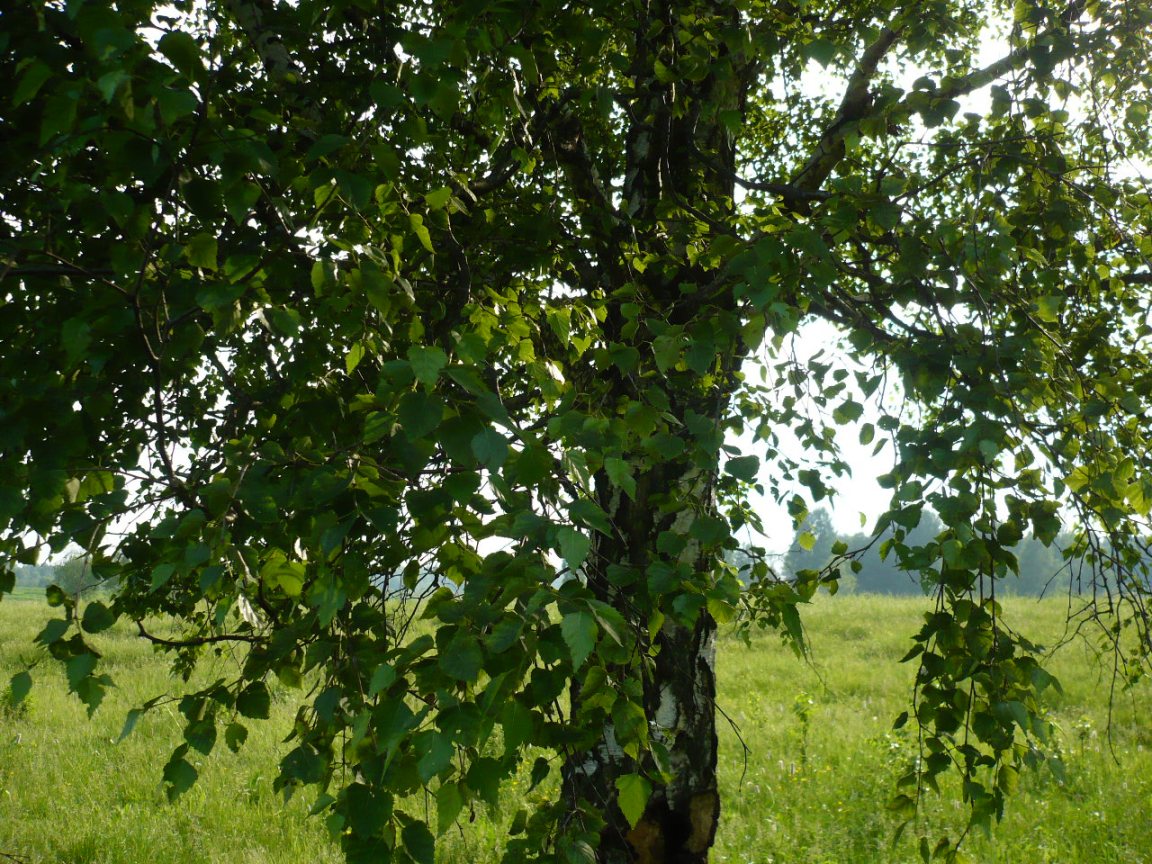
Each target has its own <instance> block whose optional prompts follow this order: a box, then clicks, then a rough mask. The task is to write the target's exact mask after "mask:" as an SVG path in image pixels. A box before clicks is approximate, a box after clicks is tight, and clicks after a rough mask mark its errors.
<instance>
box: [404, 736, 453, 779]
mask: <svg viewBox="0 0 1152 864" xmlns="http://www.w3.org/2000/svg"><path fill="white" fill-rule="evenodd" d="M414 743H416V744H418V745H419V746H418V752H420V754H421V756H420V761H419V762H418V763H417V765H416V769H417V771H418V772H419V774H420V779H421V780H422V781H423V782H425V783H427V782H428V781H430V780H431V779H432V778H434V777H436V776H438V775H439V774H441V773H442V772H444V771H446V770H447V769H448V768H449V766H451V764H452V757H453V755H455V753H456V748H455V747H453V746H452V739H451V738H449V737H448V736H447V735H443V734H441V733H440V732H433V731H430V730H429V731H425V732H421V733H420V734H419V735H418V736H417V737H416V739H415V741H414Z"/></svg>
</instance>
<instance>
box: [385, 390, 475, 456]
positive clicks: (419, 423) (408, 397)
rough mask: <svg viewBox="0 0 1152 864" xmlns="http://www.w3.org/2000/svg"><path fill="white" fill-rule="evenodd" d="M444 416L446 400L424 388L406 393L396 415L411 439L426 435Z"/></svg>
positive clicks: (415, 439) (414, 439)
mask: <svg viewBox="0 0 1152 864" xmlns="http://www.w3.org/2000/svg"><path fill="white" fill-rule="evenodd" d="M443 416H444V401H443V400H442V399H441V398H440V397H439V396H436V395H434V394H431V393H428V392H426V391H424V390H416V391H413V392H410V393H405V394H404V398H403V399H401V400H400V406H399V408H397V409H396V417H397V419H398V420H399V421H400V426H401V428H403V430H404V434H405V435H407V436H408V439H409V440H410V441H417V440H419V439H421V438H424V437H426V436H427V435H428V434H429V433H430V432H432V431H433V430H434V429H435V428H436V427H437V426H439V425H440V420H441V418H442V417H443ZM481 461H483V460H481Z"/></svg>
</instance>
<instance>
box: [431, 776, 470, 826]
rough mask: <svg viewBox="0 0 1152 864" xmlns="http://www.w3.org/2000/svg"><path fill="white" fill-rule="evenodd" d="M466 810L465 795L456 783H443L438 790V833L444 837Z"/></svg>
mask: <svg viewBox="0 0 1152 864" xmlns="http://www.w3.org/2000/svg"><path fill="white" fill-rule="evenodd" d="M463 809H464V795H463V794H462V793H461V792H460V786H459V785H458V784H456V783H452V782H446V783H441V784H440V788H439V789H437V790H436V833H437V835H439V836H443V835H444V833H445V832H447V831H448V829H449V828H451V827H452V826H453V825H455V824H456V818H457V817H458V816H459V815H460V811H461V810H463Z"/></svg>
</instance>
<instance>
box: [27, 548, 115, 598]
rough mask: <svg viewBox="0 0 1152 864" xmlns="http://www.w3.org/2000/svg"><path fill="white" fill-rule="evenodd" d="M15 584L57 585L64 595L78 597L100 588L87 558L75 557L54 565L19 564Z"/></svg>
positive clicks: (29, 586) (35, 586)
mask: <svg viewBox="0 0 1152 864" xmlns="http://www.w3.org/2000/svg"><path fill="white" fill-rule="evenodd" d="M16 584H17V585H18V586H23V587H26V588H47V587H48V586H49V585H58V586H59V587H60V588H61V589H62V590H63V591H64V593H65V594H69V595H71V596H73V597H78V596H80V595H81V594H85V593H88V592H90V591H92V590H93V589H95V588H97V587H100V585H101V580H100V579H99V578H97V577H96V576H94V575H93V573H92V568H91V567H90V566H89V564H88V556H86V555H76V556H73V557H72V558H68V559H66V560H64V561H60V562H57V563H55V564H32V565H28V564H20V565H17V567H16Z"/></svg>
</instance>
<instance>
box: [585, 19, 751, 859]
mask: <svg viewBox="0 0 1152 864" xmlns="http://www.w3.org/2000/svg"><path fill="white" fill-rule="evenodd" d="M690 5H691V9H687V8H685V4H677V3H673V2H668V0H651V2H648V3H647V4H646V6H645V10H646V18H645V19H644V20H642V21H638V22H637V28H636V33H637V36H636V41H635V43H634V45H633V51H632V71H633V76H634V80H633V84H634V87H635V92H634V95H633V96H631V97H630V98H631V100H632V102H631V104H630V107H629V109H628V111H627V115H628V117H629V118H630V125H629V127H628V129H627V133H626V138H627V140H626V151H625V165H624V171H623V177H622V185H621V190H620V205H621V206H620V209H619V210H616V211H615V212H603V213H601V214H600V215H599V218H596V219H595V220H594V224H595V225H597V226H610V225H615V226H616V227H615V229H612V228H605V229H604V230H599V229H597V232H598V233H597V236H598V239H599V241H600V242H601V243H603V248H602V255H601V256H600V257H601V261H603V262H605V263H606V266H605V271H604V272H605V278H606V280H607V283H608V284H604V285H603V290H604V294H605V296H607V297H608V298H609V302H608V309H607V320H606V321H605V334H606V338H607V340H608V341H609V344H611V343H613V342H617V341H619V342H624V343H630V344H633V345H643V346H648V345H653V344H655V340H656V339H657V338H658V334H657V333H653V332H645V331H646V330H647V327H648V325H647V324H643V323H641V324H640V327H641V328H642V329H641V330H639V331H637V321H636V320H635V319H634V317H633V320H632V321H629V320H628V319H629V314H628V313H627V312H626V311H625V310H624V308H623V302H624V301H615V300H613V299H612V298H614V297H616V296H624V297H626V298H627V299H628V300H631V301H634V302H635V303H638V304H641V305H643V306H644V307H645V308H647V309H650V310H653V312H652V314H653V315H654V316H655V317H656V318H657V319H659V321H660V322H661V323H660V324H659V325H657V326H660V327H663V326H670V327H674V328H677V332H678V333H681V334H682V336H683V339H684V340H685V342H684V344H685V346H688V345H692V346H693V347H695V348H696V349H699V348H700V346H701V345H707V346H709V350H708V353H707V354H705V362H704V363H701V362H700V361H699V360H698V359H697V360H694V361H693V362H692V363H690V364H688V366H689V368H688V369H685V367H684V365H683V364H680V365H676V364H673V365H675V368H668V364H667V362H666V360H665V361H663V362H661V363H657V362H655V360H654V357H653V356H652V355H653V354H654V352H652V351H650V352H649V353H648V355H645V354H644V352H641V359H640V361H639V363H640V368H639V369H638V370H636V373H635V374H631V375H629V374H623V373H621V374H619V375H618V377H617V381H616V385H615V387H614V388H613V389H614V391H615V393H614V396H615V397H616V398H615V400H613V401H612V402H611V403H610V404H615V405H627V404H638V405H645V404H647V405H652V404H655V403H654V402H653V401H652V400H651V399H650V395H651V394H650V393H649V392H647V391H646V387H652V386H656V387H658V388H659V389H661V390H662V400H663V397H664V396H666V397H667V405H668V407H667V411H665V412H664V416H668V415H669V414H670V415H671V417H672V418H673V419H672V421H671V422H670V423H669V425H668V427H667V431H668V432H670V433H671V434H673V435H675V436H678V437H680V438H681V439H682V440H683V441H684V442H685V449H686V452H685V454H684V455H683V456H674V457H672V458H669V459H667V460H664V461H661V460H660V459H656V460H655V464H653V461H654V460H653V458H652V457H651V454H646V455H645V456H635V457H630V461H631V467H632V474H633V476H634V477H635V478H636V490H635V494H634V495H626V494H625V493H624V491H623V490H621V489H620V488H619V487H618V486H617V485H615V484H614V483H612V482H610V480H609V478H608V477H607V476H606V473H605V472H601V473H600V475H599V476H598V478H597V481H598V486H597V495H598V497H599V499H600V500H599V503H600V506H601V507H602V508H603V509H604V510H605V512H607V513H608V515H609V518H610V521H611V523H612V526H613V528H614V532H613V535H612V536H604V535H597V536H596V537H595V538H594V541H595V542H594V545H593V549H592V555H591V556H590V558H589V562H588V564H587V565H586V573H585V576H586V579H587V582H588V585H589V587H590V588H591V589H592V591H593V593H594V594H595V596H596V597H597V598H598V599H599V600H601V601H603V602H606V603H609V604H611V605H612V606H613V607H614V608H615V609H616V610H617V611H618V612H620V614H621V615H622V616H623V617H624V619H625V620H626V621H628V622H630V623H631V624H632V625H633V626H634V628H635V630H636V632H637V634H638V635H639V637H640V641H641V651H640V653H641V654H642V655H643V656H641V657H640V658H639V659H638V660H637V661H636V662H635V663H634V664H630V665H628V666H626V667H622V668H620V669H619V670H617V671H618V673H619V674H617V675H616V676H615V682H616V685H617V686H618V688H619V689H620V690H621V691H622V692H624V693H625V695H628V698H630V699H634V700H635V701H637V702H640V703H641V704H642V707H643V712H644V721H645V723H646V726H647V731H648V743H649V745H650V746H649V747H648V748H643V747H640V748H634V749H633V751H632V753H631V755H630V754H629V753H628V752H626V748H625V747H622V746H621V745H620V742H619V739H620V736H618V734H617V732H618V729H617V727H616V723H617V718H616V717H615V715H614V714H612V713H608V712H606V714H605V716H606V719H605V721H604V728H603V733H602V735H600V737H599V740H598V741H596V742H595V743H594V744H593V745H592V746H591V747H589V748H587V749H583V750H580V751H579V752H575V753H573V754H572V755H571V756H570V758H569V759H568V761H567V764H566V765H565V767H564V772H563V801H564V802H565V805H566V806H571V807H573V808H574V809H573V811H572V813H573V814H578V813H580V812H582V811H581V808H585V809H587V808H597V809H598V810H599V811H600V815H601V816H602V818H603V819H604V820H605V822H604V825H603V828H602V830H600V831H599V832H598V834H599V836H598V841H599V843H598V852H597V855H598V860H599V861H600V862H602V864H633V862H638V864H705V862H707V860H708V852H709V850H710V848H711V846H712V842H713V840H714V838H715V835H716V828H717V824H718V820H719V815H720V798H719V794H718V790H717V780H716V755H717V753H716V751H717V738H716V704H715V699H716V676H715V668H716V633H717V625H716V621H715V620H714V619H713V617H712V615H711V614H709V612H708V609H707V605H706V602H705V597H706V593H707V592H708V591H709V590H710V589H711V588H712V587H713V586H714V585H715V584H716V575H717V567H716V565H717V563H718V562H717V557H718V555H719V552H720V550H719V548H717V546H716V545H715V544H712V545H706V544H705V543H703V542H701V539H700V537H706V536H708V535H707V532H693V531H692V526H693V524H694V523H695V521H696V520H700V519H704V520H710V519H712V520H714V519H716V518H717V517H719V515H720V514H719V511H718V508H717V506H716V503H715V500H714V489H715V484H716V479H717V477H718V473H719V461H720V447H721V444H722V442H723V417H724V415H725V413H726V411H727V408H728V403H729V401H730V399H731V398H732V395H733V393H734V392H735V389H736V387H737V386H738V384H737V376H736V374H735V372H736V370H738V369H739V366H740V363H741V361H742V358H743V354H744V349H743V344H742V341H741V335H740V333H741V328H740V324H739V316H738V314H737V312H736V303H735V300H734V299H733V296H732V294H731V292H730V291H728V290H727V289H726V286H725V285H724V280H725V278H726V277H725V275H724V274H722V273H718V272H717V271H715V270H710V269H708V266H707V265H704V264H700V263H699V262H698V261H697V260H696V258H695V256H694V254H693V253H692V250H693V249H699V248H700V246H699V244H700V241H701V233H700V225H701V224H702V223H710V224H713V225H723V224H726V223H727V221H728V220H729V219H730V218H731V216H732V215H733V213H734V197H735V196H734V188H735V186H734V184H735V179H734V178H735V144H734V139H733V135H732V134H731V132H730V130H729V129H728V128H727V127H726V125H725V123H724V118H725V117H726V116H733V114H735V116H740V112H742V110H743V108H744V103H745V94H746V93H747V91H748V88H749V86H750V85H751V82H752V81H753V80H754V79H755V77H756V74H757V72H756V69H755V68H753V66H752V64H751V63H750V62H749V61H748V60H747V58H746V57H744V56H742V52H743V50H744V49H743V43H742V42H741V41H740V40H741V39H742V38H744V36H743V35H742V34H743V33H744V31H743V30H742V28H741V26H740V20H739V14H738V12H737V10H736V5H735V4H733V3H731V2H727V0H707V2H700V3H695V4H690ZM689 11H690V12H691V13H692V16H691V17H692V19H693V20H695V21H696V26H698V28H699V29H698V30H697V31H696V32H695V33H691V34H688V33H686V31H685V30H684V29H683V21H684V20H687V19H686V18H684V17H683V16H684V14H686V13H687V12H689ZM715 34H719V35H715ZM689 43H692V44H689ZM702 43H706V44H708V45H709V47H710V50H711V56H712V67H711V69H710V70H709V72H708V74H706V75H703V76H695V77H693V78H691V79H688V78H684V79H681V80H670V79H669V76H668V75H667V70H669V69H677V68H684V67H683V66H681V65H680V64H682V63H683V62H685V61H686V58H689V56H690V55H691V54H692V52H696V56H697V57H698V56H699V52H700V50H701V44H702ZM574 173H575V174H579V173H580V172H579V171H574ZM585 185H587V183H586V184H585ZM575 191H576V193H577V197H578V198H583V200H584V201H585V202H586V203H587V202H589V201H590V200H591V198H592V196H590V195H581V194H580V193H581V190H580V188H577V189H576V190H575ZM601 200H603V196H601ZM637 248H638V249H639V251H640V252H642V253H643V252H646V253H649V260H650V262H652V263H650V264H649V265H648V266H647V268H646V269H644V270H643V271H638V270H637V269H636V268H634V267H633V266H631V264H629V263H627V262H629V260H630V259H631V257H632V255H633V254H634V253H635V251H636V250H637ZM633 316H634V313H633ZM629 328H630V329H629ZM702 366H707V367H708V368H707V369H706V370H704V369H702ZM611 374H616V373H615V372H612V373H611ZM635 443H636V445H637V450H642V449H643V443H642V442H635ZM669 535H672V536H673V539H672V542H671V543H669V542H668V536H669ZM698 535H699V536H698ZM662 536H663V538H664V539H663V542H662ZM654 567H655V568H656V569H655V570H654V569H653V568H654ZM661 568H663V569H661ZM621 573H624V574H626V575H625V576H624V577H623V578H622V577H621V576H620V574H621ZM668 573H671V574H672V575H671V576H668V575H667V574H668ZM641 593H642V594H643V601H644V602H634V601H635V600H636V599H637V598H638V596H639V595H640V594H641ZM644 609H646V610H650V611H649V615H651V616H652V617H649V616H648V615H644V614H638V610H644ZM661 616H663V617H661ZM657 621H658V622H659V623H658V624H657ZM645 643H647V644H645ZM643 649H648V650H647V653H645V652H644V651H643ZM637 679H639V687H638V689H639V690H640V693H639V697H638V698H636V696H635V695H634V694H628V693H627V689H628V687H629V686H632V685H635V683H636V681H637ZM590 698H595V697H590ZM583 705H584V702H583V699H582V694H581V686H580V683H579V682H577V683H576V684H574V686H573V689H572V706H573V707H572V710H573V715H574V716H577V715H578V714H579V713H581V711H582V706H583ZM636 774H639V775H641V776H642V777H644V778H646V779H647V780H649V781H650V782H651V795H650V797H649V798H648V800H647V804H646V806H645V807H644V809H643V813H642V815H640V816H639V819H638V821H636V822H635V824H634V825H633V824H629V821H628V819H627V818H626V817H625V815H624V813H623V812H622V810H621V807H620V806H619V801H618V800H617V797H618V796H617V789H618V787H617V785H616V781H617V780H618V779H619V778H622V777H626V776H629V775H636ZM626 782H627V781H626ZM631 815H632V816H633V817H634V818H635V817H636V816H637V814H636V813H635V812H634V808H633V812H632V814H631ZM573 818H575V816H574V817H573Z"/></svg>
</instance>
